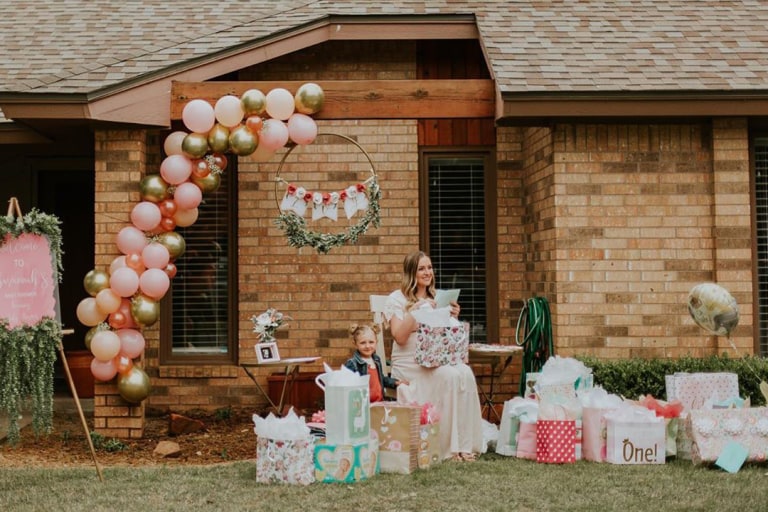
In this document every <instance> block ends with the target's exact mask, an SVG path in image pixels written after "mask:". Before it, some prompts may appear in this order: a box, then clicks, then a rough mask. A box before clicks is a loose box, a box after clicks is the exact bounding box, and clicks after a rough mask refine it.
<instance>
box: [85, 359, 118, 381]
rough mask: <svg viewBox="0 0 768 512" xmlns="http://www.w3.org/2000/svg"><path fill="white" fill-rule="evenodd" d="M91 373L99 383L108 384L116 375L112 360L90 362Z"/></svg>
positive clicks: (115, 367) (93, 360)
mask: <svg viewBox="0 0 768 512" xmlns="http://www.w3.org/2000/svg"><path fill="white" fill-rule="evenodd" d="M91 373H92V374H93V376H94V377H95V378H96V380H100V381H101V382H108V381H110V380H112V379H114V378H115V375H117V366H115V361H114V359H110V360H109V361H99V360H98V359H92V360H91Z"/></svg>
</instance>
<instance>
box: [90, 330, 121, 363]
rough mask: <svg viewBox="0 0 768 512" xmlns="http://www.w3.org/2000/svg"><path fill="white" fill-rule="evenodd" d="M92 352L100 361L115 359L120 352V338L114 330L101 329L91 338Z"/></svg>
mask: <svg viewBox="0 0 768 512" xmlns="http://www.w3.org/2000/svg"><path fill="white" fill-rule="evenodd" d="M91 352H92V353H93V356H94V357H95V358H96V359H98V360H99V361H109V360H111V359H114V358H115V356H117V354H119V353H120V338H119V337H118V336H117V334H115V332H114V331H109V330H104V331H99V332H97V333H96V334H94V335H93V338H92V339H91Z"/></svg>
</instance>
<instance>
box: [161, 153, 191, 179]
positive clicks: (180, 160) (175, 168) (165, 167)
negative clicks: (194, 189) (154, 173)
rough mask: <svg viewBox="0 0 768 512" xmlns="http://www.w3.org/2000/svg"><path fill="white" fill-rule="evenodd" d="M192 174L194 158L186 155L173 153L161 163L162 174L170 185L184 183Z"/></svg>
mask: <svg viewBox="0 0 768 512" xmlns="http://www.w3.org/2000/svg"><path fill="white" fill-rule="evenodd" d="M191 174H192V160H190V159H189V157H187V156H185V155H171V156H168V157H166V158H165V160H163V161H162V162H161V163H160V176H161V177H162V178H163V180H165V181H166V182H167V183H169V184H170V185H178V184H179V183H184V182H185V181H187V180H188V179H189V176H190V175H191Z"/></svg>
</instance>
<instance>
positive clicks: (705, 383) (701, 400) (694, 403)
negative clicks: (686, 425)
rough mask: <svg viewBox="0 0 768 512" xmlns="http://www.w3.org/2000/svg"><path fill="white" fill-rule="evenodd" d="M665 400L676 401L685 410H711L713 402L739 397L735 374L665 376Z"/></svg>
mask: <svg viewBox="0 0 768 512" xmlns="http://www.w3.org/2000/svg"><path fill="white" fill-rule="evenodd" d="M664 382H665V386H666V391H667V400H668V401H670V402H671V401H672V400H678V401H680V402H681V403H682V404H683V407H684V408H685V409H686V410H692V409H703V408H711V407H712V404H713V403H714V402H718V401H722V400H728V399H729V398H733V397H738V396H739V376H738V375H737V374H735V373H727V372H711V373H704V372H702V373H684V372H679V373H675V374H673V375H666V376H665V377H664Z"/></svg>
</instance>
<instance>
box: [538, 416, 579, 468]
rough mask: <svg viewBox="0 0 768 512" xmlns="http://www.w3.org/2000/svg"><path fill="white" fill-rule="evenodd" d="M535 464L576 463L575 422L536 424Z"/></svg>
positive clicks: (551, 421) (544, 421) (558, 421)
mask: <svg viewBox="0 0 768 512" xmlns="http://www.w3.org/2000/svg"><path fill="white" fill-rule="evenodd" d="M536 462H546V463H550V464H568V463H574V462H576V420H542V419H539V420H538V421H537V422H536Z"/></svg>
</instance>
